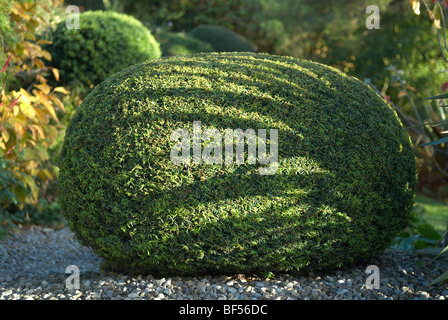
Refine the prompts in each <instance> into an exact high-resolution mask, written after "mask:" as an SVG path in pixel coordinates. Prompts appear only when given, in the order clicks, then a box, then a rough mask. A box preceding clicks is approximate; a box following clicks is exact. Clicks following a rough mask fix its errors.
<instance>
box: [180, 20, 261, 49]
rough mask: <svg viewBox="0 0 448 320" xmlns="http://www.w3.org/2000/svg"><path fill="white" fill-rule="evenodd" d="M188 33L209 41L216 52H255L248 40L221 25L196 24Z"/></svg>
mask: <svg viewBox="0 0 448 320" xmlns="http://www.w3.org/2000/svg"><path fill="white" fill-rule="evenodd" d="M188 35H189V36H191V37H193V38H196V39H198V40H201V41H204V42H207V43H210V44H211V46H212V47H213V48H215V50H216V52H255V48H254V47H253V45H252V44H251V43H250V42H249V40H247V39H246V38H245V37H243V36H242V35H239V34H237V33H235V32H233V31H232V30H229V29H227V28H224V27H221V26H214V25H203V26H198V27H196V28H194V29H193V30H191V31H190V33H189V34H188Z"/></svg>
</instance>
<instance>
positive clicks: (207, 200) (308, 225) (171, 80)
mask: <svg viewBox="0 0 448 320" xmlns="http://www.w3.org/2000/svg"><path fill="white" fill-rule="evenodd" d="M195 121H200V122H201V126H202V130H204V129H206V128H216V129H217V130H219V132H224V130H225V129H238V128H239V129H242V130H247V129H254V130H257V129H267V130H270V129H278V160H279V167H278V168H277V171H276V172H275V173H274V174H271V175H260V172H259V169H261V167H264V166H265V165H260V163H259V162H256V163H255V164H250V163H249V162H248V159H247V157H245V158H244V160H245V163H244V164H243V165H236V164H235V163H234V164H232V165H225V164H222V165H219V164H193V163H191V164H190V165H185V164H175V163H173V161H171V158H170V154H171V151H172V150H173V148H174V146H175V145H176V141H171V140H170V136H171V133H172V132H173V131H174V130H177V129H180V128H184V129H187V130H188V131H189V132H190V133H192V132H193V131H192V128H193V122H195ZM267 137H268V138H269V131H267ZM204 144H205V142H203V146H202V149H203V150H204V148H205V147H206V146H205V145H204ZM268 146H269V142H268ZM272 150H273V149H272ZM246 151H247V149H246ZM229 154H230V153H229ZM223 156H224V155H223ZM415 171H416V169H415V159H414V154H413V150H412V148H411V143H410V139H409V136H408V134H407V132H406V131H405V129H404V128H403V127H402V125H401V123H400V121H399V119H398V118H397V116H396V114H395V113H394V111H393V110H392V109H391V108H390V107H389V106H388V105H387V104H386V103H385V102H384V100H383V99H382V98H380V97H379V96H378V95H377V94H376V93H375V92H374V91H373V90H372V89H370V88H369V87H368V86H366V85H365V84H363V83H362V82H361V81H359V80H357V79H356V78H353V77H349V76H347V75H345V74H343V73H341V72H340V71H338V70H336V69H334V68H331V67H327V66H324V65H321V64H317V63H314V62H311V61H304V60H297V59H293V58H289V57H277V56H270V55H267V54H253V53H209V54H195V55H191V56H179V57H170V58H163V59H157V60H153V61H148V62H146V63H143V64H140V65H135V66H132V67H129V68H127V69H126V70H123V71H121V72H119V73H117V74H115V75H114V76H112V77H110V78H109V79H107V80H106V81H104V82H103V83H101V84H100V85H99V86H97V87H96V88H95V89H94V90H93V91H92V92H91V93H90V94H89V96H88V97H87V98H86V99H85V100H84V101H83V104H82V105H81V107H80V108H79V109H78V111H77V113H76V114H75V116H74V117H73V119H72V121H71V123H70V125H69V127H68V129H67V132H66V138H65V142H64V146H63V149H62V153H61V164H60V177H59V182H60V201H61V204H62V208H63V211H64V212H65V217H66V218H67V221H68V223H69V226H70V228H71V229H72V230H73V231H74V233H75V234H76V237H77V238H78V239H79V240H80V242H81V243H82V244H84V245H86V246H89V247H91V248H93V250H94V251H95V252H96V253H97V254H98V255H100V256H101V257H104V258H105V261H106V263H107V262H108V263H109V268H112V269H113V268H115V269H117V268H123V266H126V268H128V270H130V272H134V273H163V274H178V275H192V274H204V273H215V272H219V273H232V272H240V273H251V272H255V273H258V272H260V273H263V272H286V271H288V272H291V273H294V272H303V271H309V270H317V269H321V268H322V269H323V268H333V267H340V266H342V265H346V264H350V263H353V262H356V261H359V260H360V259H363V258H367V257H370V256H371V255H372V254H376V253H380V252H382V250H383V249H385V248H386V247H387V246H388V244H389V243H390V241H391V240H392V239H393V238H394V237H395V236H396V235H397V233H399V232H400V231H401V230H402V228H404V227H405V225H406V218H407V216H408V214H409V212H410V209H411V206H412V204H413V197H414V187H415V183H416V172H415ZM120 270H121V269H120Z"/></svg>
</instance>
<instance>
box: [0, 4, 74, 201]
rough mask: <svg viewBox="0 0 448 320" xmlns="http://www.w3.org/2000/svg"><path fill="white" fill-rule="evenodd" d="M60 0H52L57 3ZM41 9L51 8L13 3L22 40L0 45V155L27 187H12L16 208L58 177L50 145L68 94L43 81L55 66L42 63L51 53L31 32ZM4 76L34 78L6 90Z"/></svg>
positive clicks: (39, 21) (56, 74)
mask: <svg viewBox="0 0 448 320" xmlns="http://www.w3.org/2000/svg"><path fill="white" fill-rule="evenodd" d="M61 3H62V1H58V0H53V4H54V5H55V6H58V5H60V4H61ZM41 9H44V10H46V11H48V12H50V11H49V10H50V9H49V8H48V7H46V6H45V5H43V4H39V2H37V1H32V2H31V3H28V2H27V1H18V2H15V3H13V4H12V6H11V8H10V12H9V14H10V21H11V22H12V23H13V24H15V25H16V27H15V31H17V32H19V33H20V34H19V40H20V41H17V42H15V43H13V44H11V45H10V47H8V44H6V47H4V48H3V51H4V53H5V54H6V55H7V56H8V57H10V59H8V61H7V63H6V64H5V66H4V67H3V69H2V72H1V73H0V81H2V80H3V83H2V82H0V85H1V92H0V99H1V100H0V159H1V160H4V161H8V163H9V164H11V165H10V166H9V167H8V170H10V171H11V173H12V174H13V175H14V176H15V177H16V178H17V180H18V181H20V182H22V184H23V185H24V186H26V190H25V189H24V188H23V187H21V186H19V185H17V186H16V187H15V188H13V190H12V192H15V196H16V199H17V200H18V201H19V207H20V206H22V207H23V206H24V205H25V204H36V203H37V200H38V196H39V187H40V185H41V184H42V183H45V182H46V181H50V180H53V179H54V178H56V176H57V166H56V165H55V164H52V163H50V161H49V160H50V156H49V154H48V147H49V146H50V145H51V144H52V143H53V142H54V141H55V139H56V138H57V137H58V136H59V135H60V134H61V133H62V132H63V129H64V126H63V125H62V124H60V122H59V119H58V117H57V113H58V110H60V111H65V108H64V105H63V103H62V102H61V98H62V96H64V95H68V94H69V92H68V91H67V90H66V89H65V88H64V87H56V88H53V87H52V86H51V85H50V84H49V83H48V80H47V77H48V75H49V74H53V76H54V78H55V79H56V80H58V78H59V71H58V70H57V69H54V68H50V67H46V66H45V62H44V61H45V60H46V61H50V60H51V56H50V54H49V53H48V51H46V50H43V49H42V47H41V45H43V44H49V43H48V41H46V40H37V39H36V36H35V30H36V28H38V27H42V24H44V23H45V22H46V21H45V19H44V18H43V17H42V16H41V15H40V14H39V10H41ZM8 77H16V78H18V79H21V78H25V77H26V78H27V80H29V79H32V84H31V85H27V86H26V87H22V88H20V89H16V90H11V91H9V92H8V90H7V88H5V81H6V79H7V78H8ZM0 188H1V186H0ZM10 191H11V190H10ZM0 192H5V190H2V189H0ZM7 205H8V203H3V206H7Z"/></svg>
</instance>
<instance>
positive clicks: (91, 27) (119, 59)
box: [48, 11, 161, 84]
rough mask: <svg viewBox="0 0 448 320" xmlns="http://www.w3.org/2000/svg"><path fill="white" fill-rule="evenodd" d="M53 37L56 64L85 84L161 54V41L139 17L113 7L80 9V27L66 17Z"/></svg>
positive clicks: (70, 78)
mask: <svg viewBox="0 0 448 320" xmlns="http://www.w3.org/2000/svg"><path fill="white" fill-rule="evenodd" d="M69 22H70V23H73V21H72V20H70V21H69ZM52 40H53V43H52V44H51V45H50V46H49V47H48V50H49V51H50V53H51V56H52V64H53V66H54V67H56V68H58V69H59V71H60V73H61V77H62V78H63V79H64V80H65V81H79V82H81V83H84V84H98V83H100V82H101V81H103V80H104V79H106V78H107V77H108V76H110V75H112V74H113V73H115V72H117V71H120V70H122V69H124V68H126V67H128V66H130V65H133V64H137V63H140V62H143V61H145V60H149V59H154V58H159V57H160V56H161V51H160V45H159V43H158V42H157V41H156V40H155V38H154V37H153V35H152V34H151V32H150V31H149V30H148V29H147V28H146V27H145V26H144V25H143V24H142V23H141V22H140V21H139V20H137V19H135V18H134V17H132V16H129V15H126V14H122V13H117V12H113V11H86V12H83V13H81V14H80V15H79V29H75V28H73V29H69V28H67V26H66V20H63V21H61V22H60V23H59V24H58V25H57V27H56V30H55V31H54V32H53V39H52Z"/></svg>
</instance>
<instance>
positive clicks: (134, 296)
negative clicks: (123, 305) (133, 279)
mask: <svg viewBox="0 0 448 320" xmlns="http://www.w3.org/2000/svg"><path fill="white" fill-rule="evenodd" d="M138 297H139V295H138V293H135V292H131V293H130V294H128V298H130V299H136V298H138Z"/></svg>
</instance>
